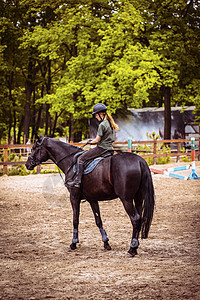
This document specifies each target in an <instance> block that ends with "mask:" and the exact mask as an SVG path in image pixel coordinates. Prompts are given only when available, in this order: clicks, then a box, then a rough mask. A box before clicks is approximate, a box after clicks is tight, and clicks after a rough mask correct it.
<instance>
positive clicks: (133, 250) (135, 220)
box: [122, 200, 140, 256]
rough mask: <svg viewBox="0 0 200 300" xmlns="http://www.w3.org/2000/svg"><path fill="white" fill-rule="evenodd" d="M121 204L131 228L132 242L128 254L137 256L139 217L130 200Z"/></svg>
mask: <svg viewBox="0 0 200 300" xmlns="http://www.w3.org/2000/svg"><path fill="white" fill-rule="evenodd" d="M122 203H123V205H124V208H125V210H126V212H127V214H128V216H129V218H130V220H131V223H132V226H133V234H132V240H131V245H130V249H129V251H128V253H129V254H130V255H132V256H135V255H136V254H137V248H138V247H139V241H138V236H139V227H140V215H139V213H138V211H137V209H136V208H135V206H134V204H133V201H132V200H130V201H127V200H122Z"/></svg>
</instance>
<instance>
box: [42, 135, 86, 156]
mask: <svg viewBox="0 0 200 300" xmlns="http://www.w3.org/2000/svg"><path fill="white" fill-rule="evenodd" d="M48 140H51V141H53V142H55V143H56V144H57V145H58V146H59V147H61V148H62V149H66V150H67V151H69V150H70V151H72V152H74V153H77V152H80V151H83V150H82V149H81V148H79V147H77V146H74V145H71V144H68V143H65V142H62V141H59V140H56V139H53V138H48Z"/></svg>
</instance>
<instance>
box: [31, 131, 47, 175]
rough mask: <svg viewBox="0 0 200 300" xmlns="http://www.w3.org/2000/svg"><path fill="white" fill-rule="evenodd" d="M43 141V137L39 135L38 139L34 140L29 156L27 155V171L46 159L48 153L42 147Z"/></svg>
mask: <svg viewBox="0 0 200 300" xmlns="http://www.w3.org/2000/svg"><path fill="white" fill-rule="evenodd" d="M45 139H46V138H45V137H43V136H41V135H40V137H38V138H37V139H36V140H35V143H34V145H33V147H32V150H31V154H30V155H29V157H28V159H27V162H26V164H25V166H26V168H27V169H28V170H33V169H34V167H35V166H37V165H39V164H41V162H44V161H46V160H47V159H48V152H47V150H46V149H45V147H44V145H43V143H44V140H45Z"/></svg>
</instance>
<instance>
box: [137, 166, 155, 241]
mask: <svg viewBox="0 0 200 300" xmlns="http://www.w3.org/2000/svg"><path fill="white" fill-rule="evenodd" d="M140 166H141V173H142V175H141V176H142V178H141V186H140V187H141V189H142V191H141V192H142V198H143V209H142V226H141V238H144V239H146V238H147V237H148V233H149V229H150V226H151V222H152V218H153V212H154V205H155V199H154V187H153V181H152V176H151V171H150V169H149V166H148V165H147V163H146V161H145V160H142V161H141V163H140Z"/></svg>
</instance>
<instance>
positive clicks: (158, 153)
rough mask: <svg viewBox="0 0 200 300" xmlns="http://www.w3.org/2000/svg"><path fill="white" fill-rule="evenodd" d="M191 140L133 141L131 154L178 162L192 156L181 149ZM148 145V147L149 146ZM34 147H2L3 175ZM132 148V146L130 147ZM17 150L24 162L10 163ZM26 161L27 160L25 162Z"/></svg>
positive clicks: (118, 146)
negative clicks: (165, 146) (167, 158)
mask: <svg viewBox="0 0 200 300" xmlns="http://www.w3.org/2000/svg"><path fill="white" fill-rule="evenodd" d="M190 141H191V140H190V139H179V140H151V141H132V142H131V149H130V151H131V152H134V153H139V155H140V156H142V157H143V158H153V164H155V163H156V159H157V158H159V157H175V158H176V161H177V162H178V161H179V159H180V157H181V156H183V155H184V156H190V157H191V150H189V149H188V150H187V151H186V152H183V150H182V149H181V146H182V145H187V144H189V143H190ZM195 141H196V146H197V149H195V153H196V154H195V156H196V157H197V158H198V160H200V151H199V150H200V139H196V140H195ZM129 142H130V141H129ZM73 145H75V146H79V147H81V146H83V145H84V143H73ZM129 145H130V143H128V141H127V142H121V143H120V142H117V143H114V149H115V152H121V151H128V146H129ZM139 145H143V146H144V145H146V149H145V147H143V149H139ZM147 145H148V146H147ZM159 145H168V146H169V147H170V149H171V150H170V153H169V152H166V153H163V152H162V149H161V148H160V147H158V146H159ZM32 146H33V145H27V144H26V145H7V144H6V145H0V151H3V162H0V166H3V174H4V175H5V174H7V172H8V166H16V165H23V164H25V163H26V160H27V157H28V152H27V148H31V147H32ZM129 147H130V146H129ZM14 149H17V150H18V151H19V153H20V154H21V155H22V156H23V159H24V160H22V161H12V162H10V161H8V152H9V151H13V150H14ZM25 159H26V160H25ZM44 164H53V162H52V161H47V162H45V163H44ZM37 172H38V173H39V172H40V166H38V167H37Z"/></svg>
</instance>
